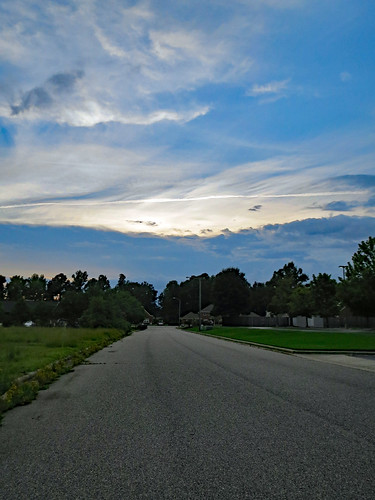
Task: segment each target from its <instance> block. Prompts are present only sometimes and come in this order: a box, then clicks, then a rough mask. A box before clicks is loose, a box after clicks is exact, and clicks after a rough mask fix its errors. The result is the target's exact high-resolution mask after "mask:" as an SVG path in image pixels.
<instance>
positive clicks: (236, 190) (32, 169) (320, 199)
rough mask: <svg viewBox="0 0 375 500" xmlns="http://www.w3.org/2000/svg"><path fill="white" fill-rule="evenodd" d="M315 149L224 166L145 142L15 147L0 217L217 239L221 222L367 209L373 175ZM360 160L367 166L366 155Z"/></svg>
mask: <svg viewBox="0 0 375 500" xmlns="http://www.w3.org/2000/svg"><path fill="white" fill-rule="evenodd" d="M340 144H341V141H338V147H341V146H340ZM311 147H312V148H313V151H314V153H313V152H312V151H310V152H309V153H307V145H305V146H304V148H305V153H304V154H302V153H301V151H298V149H294V153H292V154H289V155H284V156H274V157H271V158H268V159H265V160H262V161H256V162H247V163H244V164H240V165H233V166H230V165H227V166H223V168H222V170H221V171H217V170H213V171H211V170H210V169H209V168H208V169H207V166H206V165H205V162H204V161H202V162H198V161H196V162H192V161H190V162H189V161H185V160H184V159H183V158H181V157H180V156H179V155H178V153H177V154H173V155H166V154H165V151H163V153H161V151H159V150H158V149H153V148H145V147H144V146H143V145H140V146H139V150H137V149H126V148H121V147H119V146H117V147H115V148H114V147H104V146H101V145H100V144H97V145H90V144H81V145H75V144H74V143H71V144H69V146H67V145H66V144H65V143H64V144H63V145H61V146H59V147H57V146H54V147H51V148H48V149H47V148H46V149H44V150H41V149H34V148H32V147H27V148H24V149H23V148H21V147H18V148H17V150H16V151H15V152H14V154H13V155H8V157H7V158H4V159H3V163H2V164H3V168H2V171H1V173H0V181H1V187H0V206H1V214H0V222H13V223H29V224H30V223H31V224H45V225H55V226H62V225H65V226H66V225H74V226H82V227H95V228H106V229H108V230H115V231H119V232H123V233H129V234H135V233H138V232H142V233H145V232H147V233H150V234H154V235H159V236H164V237H166V236H173V235H175V236H184V235H185V236H187V235H192V234H196V235H200V236H203V237H212V236H215V235H218V234H220V233H223V234H224V233H225V231H224V230H223V228H228V230H229V231H230V232H231V233H236V232H240V231H241V230H242V229H244V228H247V227H249V226H251V227H254V228H261V227H263V226H266V225H268V224H270V223H273V224H275V223H279V224H285V223H289V222H292V221H293V220H296V219H301V220H303V219H308V218H309V217H319V216H321V217H325V216H326V213H327V210H329V211H332V212H334V211H342V212H343V211H346V212H347V211H348V210H349V209H350V211H351V214H352V215H353V216H364V215H367V214H369V211H370V210H371V206H369V204H368V200H369V199H371V197H372V196H374V189H373V187H372V180H373V177H374V176H368V175H364V174H363V175H361V174H356V175H355V176H353V177H352V176H351V175H348V174H346V175H341V176H337V172H341V173H343V174H345V172H346V168H348V169H351V165H350V164H349V166H346V164H345V163H343V164H342V163H341V162H340V160H339V159H337V160H336V161H332V163H331V164H328V163H325V164H324V169H322V168H321V163H322V159H323V158H324V159H325V158H326V155H325V152H324V151H323V150H322V149H321V148H317V147H316V144H315V142H314V143H313V144H312V146H311ZM329 151H330V152H332V153H333V144H332V142H330V144H329ZM333 156H335V155H334V154H333ZM356 162H357V163H358V162H361V163H362V164H363V167H365V165H366V162H365V161H362V159H361V158H360V157H357V158H356ZM25 164H27V165H28V168H27V169H24V165H25ZM330 174H331V175H330ZM322 175H324V178H323V180H321V181H318V180H317V179H319V178H320V177H321V176H322ZM72 180H74V182H72ZM249 200H252V201H253V202H254V205H252V206H250V208H249Z"/></svg>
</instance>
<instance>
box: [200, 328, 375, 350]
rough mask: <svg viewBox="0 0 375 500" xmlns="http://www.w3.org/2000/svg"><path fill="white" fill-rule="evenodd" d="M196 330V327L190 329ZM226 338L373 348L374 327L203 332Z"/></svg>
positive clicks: (293, 346) (301, 345) (299, 346)
mask: <svg viewBox="0 0 375 500" xmlns="http://www.w3.org/2000/svg"><path fill="white" fill-rule="evenodd" d="M192 331H195V332H197V331H198V328H195V329H192ZM203 333H204V334H205V335H214V336H217V337H223V338H228V339H235V340H241V341H246V342H255V343H257V344H263V345H268V346H274V347H285V348H288V349H301V350H304V349H314V350H315V349H319V350H320V349H321V350H340V351H341V350H348V351H351V350H364V351H375V331H373V332H334V331H326V330H325V331H324V330H323V331H313V330H310V331H306V330H295V329H293V330H288V329H284V328H280V329H269V330H268V329H263V328H262V329H259V328H240V327H225V326H224V327H219V328H213V329H211V330H206V331H204V332H203Z"/></svg>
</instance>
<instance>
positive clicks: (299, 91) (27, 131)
mask: <svg viewBox="0 0 375 500" xmlns="http://www.w3.org/2000/svg"><path fill="white" fill-rule="evenodd" d="M374 22H375V4H374V2H373V0H361V1H358V0H330V1H329V2H327V1H325V0H324V1H323V0H232V1H231V2H228V1H224V0H200V1H196V0H173V1H172V0H158V1H153V0H149V1H147V0H146V1H143V0H141V1H136V0H135V1H127V0H122V1H120V0H107V1H106V2H102V1H100V0H55V1H53V2H44V1H43V2H42V1H41V0H39V1H33V0H2V1H1V3H0V274H3V275H5V276H7V277H10V276H13V275H15V274H21V275H23V276H25V277H27V276H30V275H31V274H32V273H39V274H41V273H43V274H44V275H45V276H47V277H49V278H51V277H53V276H54V275H55V274H57V273H60V272H64V273H65V274H67V275H68V276H70V275H71V274H73V273H74V272H75V271H76V270H77V269H82V270H86V271H88V273H89V275H90V277H97V276H98V275H99V274H106V275H107V276H108V278H110V279H111V280H112V281H113V282H114V283H115V282H116V280H117V278H118V275H119V274H120V273H124V274H125V275H126V276H127V278H128V279H130V280H135V281H148V282H149V283H152V284H154V286H155V288H156V289H157V290H158V291H159V292H161V291H162V290H163V288H164V287H165V285H166V283H167V282H168V281H170V280H177V281H183V280H185V279H186V276H190V275H193V274H195V275H197V274H200V273H203V272H207V273H208V274H210V275H214V274H217V273H218V272H220V271H221V270H222V269H224V268H227V267H239V268H240V270H241V271H242V272H244V273H245V274H246V278H247V279H248V281H249V282H250V283H253V282H254V281H258V282H259V281H261V282H262V281H267V280H269V279H270V278H271V276H272V273H273V271H275V270H277V269H279V268H281V267H283V265H284V264H286V263H288V262H290V261H293V262H295V264H296V265H297V266H298V267H302V268H303V270H304V271H305V272H306V273H307V274H308V275H309V276H310V278H312V274H318V273H319V272H327V273H329V274H331V275H332V277H334V278H337V277H338V276H341V274H342V270H341V269H340V268H339V266H340V265H345V264H346V263H347V262H348V261H350V260H351V257H352V255H353V253H354V252H355V251H356V250H357V248H358V244H359V243H360V242H361V241H362V240H366V239H367V238H368V237H369V236H375V210H374V206H375V126H374V125H375V93H374V88H375V57H374V55H375V30H374V28H373V27H374Z"/></svg>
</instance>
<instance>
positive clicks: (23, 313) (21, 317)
mask: <svg viewBox="0 0 375 500" xmlns="http://www.w3.org/2000/svg"><path fill="white" fill-rule="evenodd" d="M31 317H32V314H31V312H30V309H29V307H28V305H27V304H26V301H25V299H23V298H21V299H18V300H17V302H16V303H15V305H14V308H13V310H12V312H11V314H10V320H11V323H12V325H23V323H25V322H26V321H28V320H30V319H31Z"/></svg>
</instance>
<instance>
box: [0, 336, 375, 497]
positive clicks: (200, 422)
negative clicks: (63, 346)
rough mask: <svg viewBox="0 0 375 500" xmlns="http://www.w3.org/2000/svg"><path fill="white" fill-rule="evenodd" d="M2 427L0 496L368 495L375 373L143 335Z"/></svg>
mask: <svg viewBox="0 0 375 500" xmlns="http://www.w3.org/2000/svg"><path fill="white" fill-rule="evenodd" d="M90 361H91V364H87V365H83V366H80V367H77V368H76V369H75V371H74V372H72V373H70V374H67V375H64V376H63V377H62V378H61V379H60V380H58V381H57V382H56V383H55V384H53V385H52V386H51V387H50V388H49V389H48V390H46V391H43V392H41V393H40V395H39V397H38V399H37V400H36V401H34V402H33V403H32V404H31V405H29V406H26V407H23V408H16V409H14V410H12V411H11V412H9V413H8V414H6V416H5V418H4V420H3V425H2V427H0V498H1V499H6V500H12V499H19V500H21V499H28V500H29V499H34V498H40V499H68V498H69V499H126V500H127V499H130V500H131V499H143V498H147V499H159V498H160V499H172V498H176V499H187V498H189V499H228V500H232V499H245V498H249V499H267V500H269V499H288V500H289V499H295V498H299V499H314V500H315V499H341V500H345V499H356V500H357V499H373V498H374V466H375V438H374V436H375V400H374V397H375V396H374V395H375V374H374V373H371V372H366V371H360V370H355V369H352V368H347V367H342V366H336V365H330V364H327V363H319V362H316V361H310V360H307V359H302V358H298V357H295V356H288V355H285V354H280V353H276V352H270V351H264V350H261V349H256V348H252V347H248V346H243V345H238V344H233V343H230V342H227V341H222V340H217V339H210V338H208V337H202V336H198V335H194V334H191V333H187V332H180V331H177V330H175V329H174V328H171V327H152V328H149V329H148V330H146V331H144V332H137V333H135V334H133V335H132V336H131V337H129V338H126V339H124V340H122V341H120V342H118V343H116V344H114V345H113V346H110V347H108V348H106V349H104V350H103V351H101V352H99V353H97V354H95V355H94V356H92V357H91V358H90Z"/></svg>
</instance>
